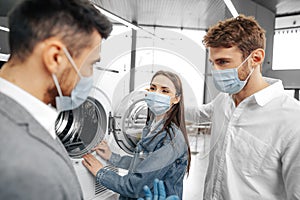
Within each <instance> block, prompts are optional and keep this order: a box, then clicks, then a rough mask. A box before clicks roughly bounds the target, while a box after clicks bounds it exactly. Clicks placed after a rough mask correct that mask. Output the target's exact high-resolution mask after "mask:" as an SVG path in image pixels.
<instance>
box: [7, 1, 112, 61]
mask: <svg viewBox="0 0 300 200" xmlns="http://www.w3.org/2000/svg"><path fill="white" fill-rule="evenodd" d="M9 29H10V32H9V45H10V51H11V57H16V58H18V59H20V60H21V61H24V60H25V59H26V57H27V56H29V55H30V54H31V53H32V51H33V49H34V47H35V45H36V44H37V43H39V42H41V41H43V40H45V39H47V38H50V37H53V36H57V37H59V38H61V40H62V41H63V42H64V43H65V45H66V46H67V48H68V50H69V51H70V53H71V54H72V55H74V56H76V55H78V54H79V53H80V52H81V50H82V49H83V48H86V47H88V46H89V45H91V42H90V41H89V35H90V34H91V33H92V32H93V31H95V30H96V31H98V32H99V34H100V35H101V37H102V38H104V39H106V38H107V37H108V36H109V34H110V32H111V30H112V24H111V22H110V21H109V20H108V19H107V18H106V17H105V16H104V15H102V14H101V13H100V11H98V10H97V9H96V8H95V7H94V6H93V5H92V4H91V3H90V1H88V0H24V1H22V2H21V3H20V4H18V5H17V6H16V7H15V8H14V9H13V10H12V11H11V12H10V13H9ZM11 57H10V58H11Z"/></svg>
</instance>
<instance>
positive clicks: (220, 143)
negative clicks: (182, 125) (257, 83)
mask: <svg viewBox="0 0 300 200" xmlns="http://www.w3.org/2000/svg"><path fill="white" fill-rule="evenodd" d="M266 81H267V82H269V83H270V84H271V85H270V86H268V87H267V88H265V89H263V90H261V91H259V92H257V93H255V94H253V95H252V96H249V97H248V98H246V99H244V100H243V101H242V102H241V103H240V104H239V105H238V106H237V107H236V106H235V103H234V101H233V99H232V97H231V95H229V94H225V93H220V94H219V95H218V96H217V97H216V98H215V99H214V100H213V101H212V102H211V103H209V104H206V105H203V106H201V107H200V108H199V110H198V111H197V112H195V111H194V112H189V115H190V116H189V117H190V119H193V121H195V120H196V121H198V122H199V121H205V118H206V119H209V120H210V121H211V122H212V127H211V128H212V129H211V141H210V143H211V144H210V157H209V165H208V169H207V174H206V180H205V186H204V188H205V189H204V199H205V200H211V199H216V200H221V199H224V200H225V199H226V200H235V199H236V200H248V199H249V200H250V199H251V200H258V199H263V200H279V199H282V200H283V199H289V200H291V199H300V103H299V102H298V101H297V100H295V99H293V98H292V97H290V96H288V95H287V94H286V93H285V92H284V89H283V85H282V82H281V81H280V80H275V79H267V78H266Z"/></svg>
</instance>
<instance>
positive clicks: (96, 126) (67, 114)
mask: <svg viewBox="0 0 300 200" xmlns="http://www.w3.org/2000/svg"><path fill="white" fill-rule="evenodd" d="M106 128H107V115H106V112H105V110H104V108H103V106H102V104H101V103H100V102H99V101H98V100H96V99H95V98H93V97H88V99H87V100H86V101H85V102H84V103H83V104H82V105H81V106H80V107H78V108H76V109H74V110H69V111H64V112H61V113H60V114H59V116H58V118H57V120H56V123H55V130H56V134H57V136H58V137H59V139H60V140H61V142H62V143H63V145H64V146H65V148H66V150H67V151H68V153H69V156H70V157H72V158H81V157H82V156H83V155H84V154H86V153H88V152H90V150H91V149H92V148H93V147H95V146H96V145H97V144H98V143H99V142H100V141H101V140H102V139H103V138H104V136H105V132H106Z"/></svg>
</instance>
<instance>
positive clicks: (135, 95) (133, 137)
mask: <svg viewBox="0 0 300 200" xmlns="http://www.w3.org/2000/svg"><path fill="white" fill-rule="evenodd" d="M144 97H145V92H144V91H134V92H131V93H130V94H128V95H127V96H125V97H124V98H123V99H122V101H121V102H120V103H119V106H118V107H117V108H116V109H115V112H114V114H115V115H114V120H115V122H114V126H115V128H114V137H115V140H116V142H117V144H118V145H119V146H120V148H121V149H123V150H124V151H125V152H126V153H128V154H133V153H134V150H135V147H136V145H137V143H138V142H139V141H140V139H141V136H142V131H143V128H144V126H145V125H146V119H147V110H148V107H147V104H146V102H145V101H144Z"/></svg>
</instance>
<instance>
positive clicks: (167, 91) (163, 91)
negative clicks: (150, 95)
mask: <svg viewBox="0 0 300 200" xmlns="http://www.w3.org/2000/svg"><path fill="white" fill-rule="evenodd" d="M169 92H170V91H169V90H165V89H163V90H162V93H166V94H168V93H169Z"/></svg>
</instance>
